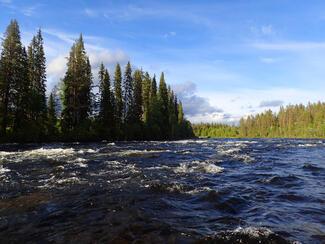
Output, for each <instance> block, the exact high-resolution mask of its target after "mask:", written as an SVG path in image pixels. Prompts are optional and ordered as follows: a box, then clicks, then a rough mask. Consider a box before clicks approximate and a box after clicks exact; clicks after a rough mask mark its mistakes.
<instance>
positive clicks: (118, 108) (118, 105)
mask: <svg viewBox="0 0 325 244" xmlns="http://www.w3.org/2000/svg"><path fill="white" fill-rule="evenodd" d="M114 98H115V108H114V118H115V134H116V135H117V137H121V135H122V116H123V97H122V72H121V66H120V64H116V67H115V73H114Z"/></svg>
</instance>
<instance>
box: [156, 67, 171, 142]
mask: <svg viewBox="0 0 325 244" xmlns="http://www.w3.org/2000/svg"><path fill="white" fill-rule="evenodd" d="M158 101H159V109H160V113H161V120H160V121H161V122H160V128H161V131H162V133H163V139H167V138H168V135H169V129H170V125H169V116H168V90H167V85H166V82H165V76H164V73H161V76H160V82H159V91H158Z"/></svg>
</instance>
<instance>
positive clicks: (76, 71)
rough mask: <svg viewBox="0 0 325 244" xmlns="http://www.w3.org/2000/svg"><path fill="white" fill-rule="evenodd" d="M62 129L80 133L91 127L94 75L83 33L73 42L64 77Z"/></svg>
mask: <svg viewBox="0 0 325 244" xmlns="http://www.w3.org/2000/svg"><path fill="white" fill-rule="evenodd" d="M63 85H64V87H63V111H62V131H64V132H66V133H73V134H75V135H78V134H79V132H80V131H78V130H79V129H82V130H84V131H85V132H87V131H88V129H89V120H88V118H89V114H90V112H91V97H92V96H91V85H92V75H91V67H90V62H89V58H88V56H87V54H86V51H85V47H84V42H83V38H82V35H80V37H79V39H78V40H77V41H76V42H75V43H74V44H73V46H72V48H71V51H70V55H69V59H68V64H67V71H66V74H65V77H64V79H63Z"/></svg>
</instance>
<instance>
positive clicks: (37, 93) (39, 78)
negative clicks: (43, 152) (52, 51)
mask: <svg viewBox="0 0 325 244" xmlns="http://www.w3.org/2000/svg"><path fill="white" fill-rule="evenodd" d="M28 77H29V81H30V86H31V87H30V99H31V104H30V110H31V111H30V113H31V114H30V117H31V120H32V122H33V124H34V128H35V129H34V133H35V134H38V136H41V135H42V134H44V129H45V128H43V127H44V126H43V125H44V123H43V122H44V120H46V96H45V92H46V85H45V83H46V59H45V53H44V48H43V37H42V33H41V30H39V31H38V32H37V35H36V36H34V37H33V39H32V41H31V44H30V45H29V47H28ZM35 136H36V135H35Z"/></svg>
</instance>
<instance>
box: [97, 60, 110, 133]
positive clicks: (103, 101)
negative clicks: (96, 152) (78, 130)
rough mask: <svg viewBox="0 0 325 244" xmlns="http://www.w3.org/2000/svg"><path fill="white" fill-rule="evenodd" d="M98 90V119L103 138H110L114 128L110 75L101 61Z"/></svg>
mask: <svg viewBox="0 0 325 244" xmlns="http://www.w3.org/2000/svg"><path fill="white" fill-rule="evenodd" d="M98 76H99V84H100V86H99V91H100V109H99V121H100V127H101V130H102V131H103V135H101V136H104V137H105V139H107V138H108V137H111V138H112V133H113V129H114V100H113V94H112V92H111V82H110V76H109V73H108V71H107V69H106V68H105V66H104V64H103V63H102V64H101V65H100V68H99V74H98Z"/></svg>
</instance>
